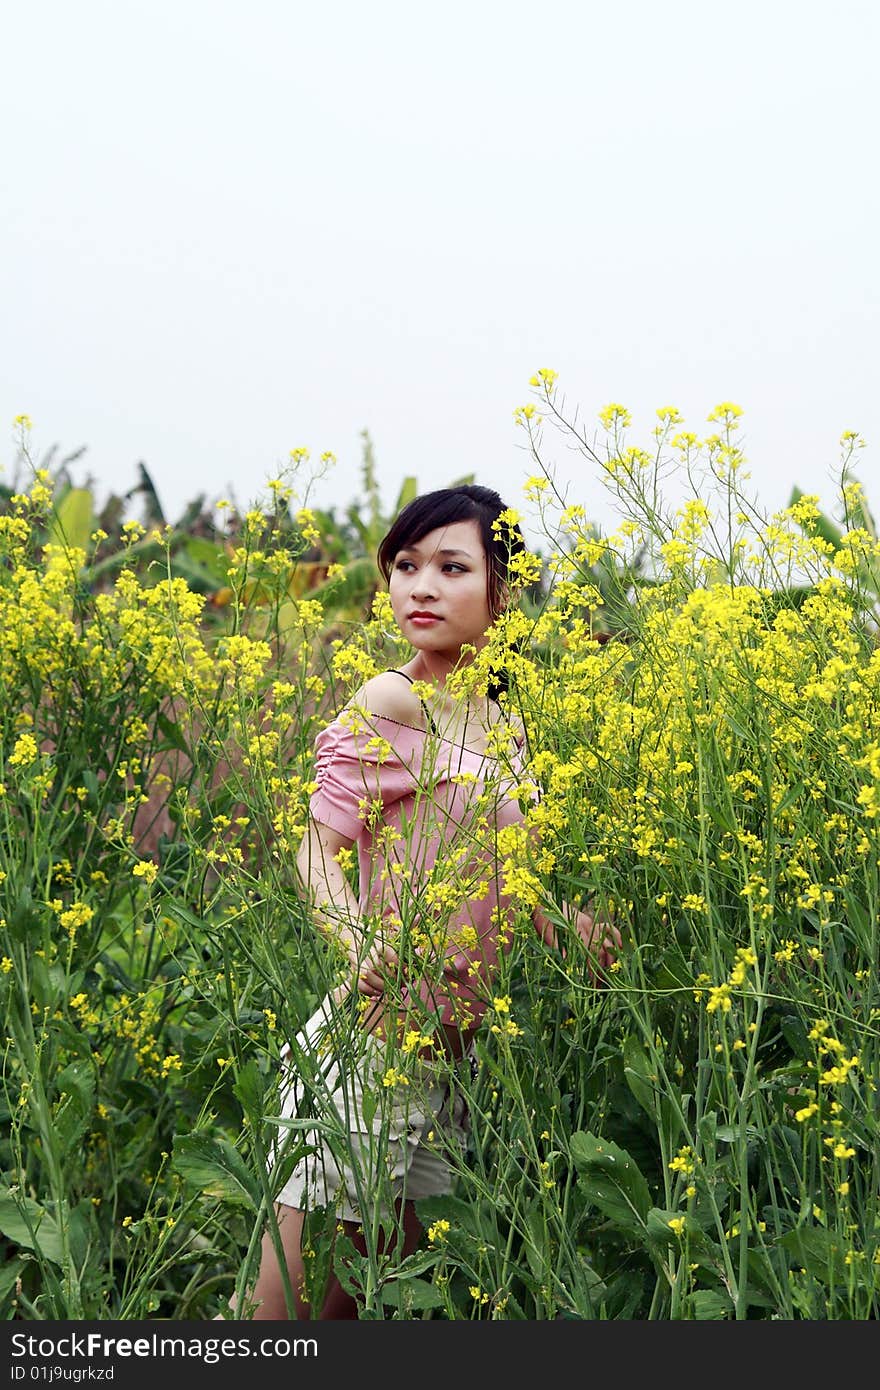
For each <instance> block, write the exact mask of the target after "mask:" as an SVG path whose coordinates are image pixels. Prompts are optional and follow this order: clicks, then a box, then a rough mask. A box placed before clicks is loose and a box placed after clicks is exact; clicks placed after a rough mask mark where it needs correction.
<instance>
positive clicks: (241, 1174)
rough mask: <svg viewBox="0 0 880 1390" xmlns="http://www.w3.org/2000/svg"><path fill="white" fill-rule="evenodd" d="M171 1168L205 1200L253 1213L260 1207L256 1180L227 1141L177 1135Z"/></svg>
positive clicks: (199, 1136) (258, 1187)
mask: <svg viewBox="0 0 880 1390" xmlns="http://www.w3.org/2000/svg"><path fill="white" fill-rule="evenodd" d="M171 1165H172V1167H173V1168H174V1169H175V1171H176V1172H178V1173H179V1174H180V1176H181V1177H182V1178H183V1179H184V1181H186V1182H189V1183H191V1184H192V1185H193V1186H194V1187H197V1188H199V1189H200V1190H201V1191H202V1192H203V1193H204V1194H205V1196H206V1197H213V1198H215V1199H216V1200H217V1201H218V1202H232V1203H234V1204H235V1205H236V1206H243V1207H249V1208H250V1209H251V1210H254V1211H255V1210H256V1209H257V1207H258V1206H259V1204H260V1185H259V1183H258V1182H257V1179H256V1178H255V1176H254V1174H253V1173H251V1172H250V1170H249V1169H248V1168H247V1166H246V1164H245V1163H244V1161H243V1159H242V1158H241V1155H240V1154H239V1153H238V1151H237V1150H236V1149H234V1148H233V1146H232V1144H230V1143H229V1141H228V1140H227V1139H223V1138H213V1137H211V1136H210V1135H208V1134H183V1135H181V1134H178V1135H175V1138H174V1147H173V1152H172V1156H171Z"/></svg>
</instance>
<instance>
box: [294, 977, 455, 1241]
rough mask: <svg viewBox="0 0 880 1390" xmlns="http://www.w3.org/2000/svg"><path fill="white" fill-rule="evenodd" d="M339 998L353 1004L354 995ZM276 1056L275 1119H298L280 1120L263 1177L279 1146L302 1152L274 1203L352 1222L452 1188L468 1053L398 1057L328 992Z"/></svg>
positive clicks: (395, 1050) (389, 1044)
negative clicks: (454, 1057) (323, 1210)
mask: <svg viewBox="0 0 880 1390" xmlns="http://www.w3.org/2000/svg"><path fill="white" fill-rule="evenodd" d="M348 1002H349V1004H350V1005H351V1004H353V1005H354V1006H356V1003H357V996H353V997H352V999H351V1000H350V1001H348ZM285 1054H286V1056H285ZM282 1058H283V1059H284V1073H283V1074H282V1080H281V1108H280V1118H281V1120H294V1119H295V1120H296V1121H297V1125H296V1126H295V1127H294V1126H288V1125H283V1124H282V1125H279V1134H278V1140H277V1141H276V1143H275V1145H274V1146H273V1149H272V1153H271V1155H270V1160H271V1162H270V1176H272V1177H273V1178H274V1177H276V1175H277V1173H278V1165H279V1163H282V1164H283V1160H284V1154H285V1151H286V1152H287V1153H290V1152H292V1151H294V1150H295V1148H297V1147H298V1148H300V1149H302V1147H303V1145H306V1146H307V1150H308V1151H307V1152H305V1153H302V1154H301V1155H300V1156H299V1157H298V1158H297V1159H296V1162H295V1166H294V1167H293V1170H292V1171H291V1172H290V1173H289V1174H288V1175H287V1177H286V1179H284V1180H283V1184H282V1186H281V1187H280V1188H279V1190H278V1191H277V1193H276V1201H278V1202H283V1203H284V1204H285V1205H286V1206H290V1207H297V1208H298V1209H300V1210H310V1209H312V1208H314V1207H333V1208H334V1209H335V1210H336V1213H337V1215H338V1216H339V1218H340V1219H342V1220H345V1221H357V1222H360V1221H362V1220H363V1219H364V1217H365V1216H368V1217H369V1218H372V1217H374V1216H376V1215H379V1216H380V1217H382V1218H386V1217H390V1216H391V1212H392V1209H393V1207H394V1205H395V1204H396V1203H397V1202H398V1201H400V1200H403V1201H416V1200H418V1199H419V1198H421V1197H436V1196H442V1195H444V1194H446V1193H449V1192H451V1191H452V1189H453V1184H454V1181H455V1174H456V1172H457V1171H458V1170H459V1169H460V1168H461V1164H462V1160H463V1157H464V1152H465V1147H466V1144H467V1131H468V1127H469V1126H468V1110H467V1105H466V1102H465V1095H466V1092H467V1085H468V1083H469V1081H470V1079H471V1054H466V1055H465V1056H464V1057H463V1058H462V1059H461V1061H459V1062H453V1061H451V1060H450V1059H449V1058H446V1057H438V1058H437V1059H436V1060H434V1059H432V1060H425V1058H423V1057H420V1056H419V1055H418V1053H416V1052H413V1053H411V1054H409V1055H406V1054H404V1053H403V1052H402V1051H401V1048H400V1046H399V1045H396V1044H394V1043H392V1042H390V1041H386V1040H385V1039H383V1038H378V1037H376V1035H375V1034H373V1033H369V1032H367V1031H366V1030H365V1029H363V1028H362V1027H361V1026H360V1023H359V1022H358V1021H357V1019H356V1018H355V1017H354V1016H353V1014H352V1011H351V1007H349V1008H348V1009H346V1005H345V1004H343V1005H334V1004H332V1003H331V1002H330V1000H329V998H328V999H325V1000H323V1002H322V1003H321V1004H320V1005H319V1006H318V1008H317V1009H316V1010H315V1012H314V1013H313V1014H312V1016H311V1018H310V1019H309V1020H308V1022H307V1023H306V1024H305V1027H304V1028H303V1029H302V1030H301V1031H300V1032H299V1033H297V1035H296V1038H295V1040H294V1044H293V1046H292V1047H290V1048H289V1049H285V1050H284V1052H283V1053H282Z"/></svg>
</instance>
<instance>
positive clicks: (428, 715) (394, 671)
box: [389, 666, 440, 738]
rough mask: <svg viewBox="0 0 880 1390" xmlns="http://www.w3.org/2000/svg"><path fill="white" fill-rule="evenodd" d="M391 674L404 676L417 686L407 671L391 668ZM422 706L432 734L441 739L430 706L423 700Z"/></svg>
mask: <svg viewBox="0 0 880 1390" xmlns="http://www.w3.org/2000/svg"><path fill="white" fill-rule="evenodd" d="M389 674H391V675H394V676H403V678H404V680H407V681H409V683H410V685H415V681H414V680H413V678H412V676H408V675H407V674H406V672H405V671H398V669H397V667H396V666H392V667H390V670H389ZM420 699H421V697H420ZM421 706H422V709H423V710H424V711H425V718H426V719H427V721H428V724H429V726H430V729H431V733H432V734H433V735H434V737H435V738H439V737H440V731H439V730H438V728H437V725H436V724H435V723H434V721H433V719H432V718H431V711H430V710H429V709H428V706H427V705H426V704H425V702H424V700H421Z"/></svg>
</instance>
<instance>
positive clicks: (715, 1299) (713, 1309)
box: [689, 1289, 734, 1322]
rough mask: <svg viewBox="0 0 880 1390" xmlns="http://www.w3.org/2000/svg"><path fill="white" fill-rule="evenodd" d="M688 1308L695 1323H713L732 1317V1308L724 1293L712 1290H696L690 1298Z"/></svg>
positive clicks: (730, 1301) (731, 1303)
mask: <svg viewBox="0 0 880 1390" xmlns="http://www.w3.org/2000/svg"><path fill="white" fill-rule="evenodd" d="M689 1302H690V1307H691V1312H692V1313H693V1315H694V1317H695V1319H696V1320H697V1322H713V1321H717V1320H718V1319H719V1318H729V1317H731V1316H732V1314H733V1311H734V1307H733V1302H732V1300H731V1299H730V1298H729V1297H728V1295H727V1294H726V1293H718V1292H716V1290H714V1289H697V1292H696V1293H695V1294H692V1295H691V1297H690V1300H689Z"/></svg>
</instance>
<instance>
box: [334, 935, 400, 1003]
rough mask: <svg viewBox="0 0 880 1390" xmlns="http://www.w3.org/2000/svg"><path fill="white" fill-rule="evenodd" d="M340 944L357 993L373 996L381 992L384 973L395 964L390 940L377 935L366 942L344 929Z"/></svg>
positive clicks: (383, 986)
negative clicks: (354, 981)
mask: <svg viewBox="0 0 880 1390" xmlns="http://www.w3.org/2000/svg"><path fill="white" fill-rule="evenodd" d="M340 945H341V946H342V948H343V950H344V951H345V955H346V957H347V959H348V963H349V965H350V966H351V969H352V973H353V975H354V977H355V980H356V984H357V990H358V993H359V994H367V995H372V996H373V997H375V996H377V995H380V994H382V993H383V992H384V989H385V978H386V975H387V974H388V972H389V971H393V970H394V969H395V968H396V966H397V959H398V958H397V952H396V951H395V949H394V947H393V946H392V945H391V944H390V942H387V941H385V940H383V938H381V937H379V936H375V937H373V939H372V940H371V941H369V942H368V941H367V940H366V939H365V938H364V937H363V936H356V935H355V934H354V933H353V932H350V931H346V932H345V933H340Z"/></svg>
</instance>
